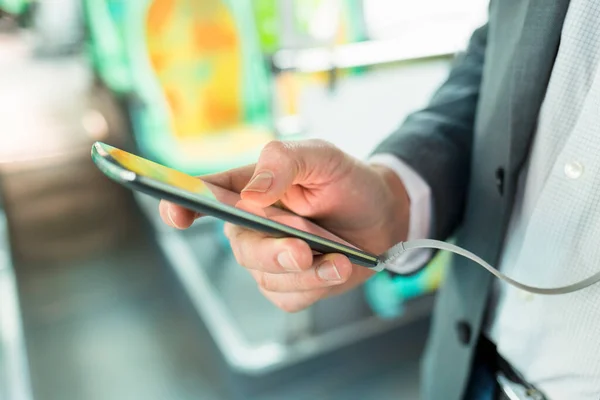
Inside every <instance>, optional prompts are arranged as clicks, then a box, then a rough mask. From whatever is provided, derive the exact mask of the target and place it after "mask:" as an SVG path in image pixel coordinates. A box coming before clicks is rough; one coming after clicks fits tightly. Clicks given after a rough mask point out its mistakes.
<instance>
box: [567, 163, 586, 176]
mask: <svg viewBox="0 0 600 400" xmlns="http://www.w3.org/2000/svg"><path fill="white" fill-rule="evenodd" d="M582 174H583V165H581V163H579V162H577V161H573V162H570V163H567V164H565V175H567V177H568V178H570V179H577V178H579V177H580V176H581V175H582Z"/></svg>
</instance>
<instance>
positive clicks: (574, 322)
mask: <svg viewBox="0 0 600 400" xmlns="http://www.w3.org/2000/svg"><path fill="white" fill-rule="evenodd" d="M599 61H600V3H598V2H590V1H585V0H572V1H571V3H570V6H569V10H568V13H567V16H566V19H565V23H564V26H563V31H562V38H561V44H560V48H559V52H558V54H557V59H556V63H555V65H554V69H553V72H552V76H551V78H550V82H549V85H548V90H547V92H546V97H545V99H544V102H543V104H542V107H541V110H540V115H539V121H538V127H537V132H536V134H535V137H534V141H533V145H532V149H531V153H530V155H529V159H528V160H527V164H526V165H525V167H524V168H523V171H522V172H521V176H520V178H519V182H518V188H517V195H516V198H515V205H514V209H513V213H512V215H511V220H510V223H509V229H508V231H507V238H506V241H505V247H504V249H503V253H502V257H501V262H500V265H499V266H498V267H499V270H501V271H502V272H504V273H506V274H507V275H509V276H511V277H512V278H515V279H517V280H519V281H521V282H523V283H526V284H529V285H535V286H546V287H547V286H562V285H566V284H570V283H574V282H575V281H577V280H581V279H583V278H585V277H588V276H590V275H591V274H593V273H595V272H597V271H598V270H599V269H600V70H599V69H598V65H599ZM393 158H394V156H391V155H383V156H378V157H374V158H373V159H371V162H372V163H377V164H382V165H386V166H388V167H389V168H391V169H393V170H394V171H396V173H397V174H398V176H399V177H400V178H401V179H402V181H403V183H404V184H405V186H406V188H407V191H408V193H409V196H410V198H411V213H410V235H413V236H411V237H410V238H421V237H426V236H427V235H428V233H429V230H428V228H429V221H431V218H432V217H433V216H432V210H433V209H432V207H431V201H432V200H431V192H430V190H429V189H428V188H427V184H426V182H424V181H423V180H422V179H421V178H420V177H419V176H418V174H416V173H415V172H414V171H412V170H410V168H409V167H408V166H406V165H405V164H403V163H401V162H398V160H394V159H393ZM432 162H433V160H432ZM424 259H426V258H425V256H418V257H416V258H415V257H414V256H413V257H412V258H411V259H407V260H406V263H405V264H404V266H400V267H398V270H397V271H398V272H406V271H409V270H414V269H416V268H419V267H420V266H422V265H424V263H421V264H419V262H422V261H423V260H424ZM473 268H480V267H479V266H477V265H475V264H473ZM484 333H485V334H487V336H488V337H490V339H491V340H492V341H493V342H495V343H496V345H497V347H498V351H499V353H500V354H502V355H503V356H504V357H505V358H506V359H507V360H508V361H509V362H510V363H511V364H512V365H513V366H514V367H515V368H516V369H517V370H519V371H520V372H521V373H522V374H523V375H524V376H525V378H526V379H527V380H528V381H529V382H531V383H532V384H534V385H535V386H537V387H538V388H539V389H541V390H542V391H543V392H545V393H546V395H548V397H549V398H550V399H559V400H563V399H565V400H566V399H569V400H570V399H573V400H587V399H589V400H592V399H593V400H598V399H599V398H600V286H598V285H596V286H592V287H590V288H588V289H585V290H583V291H580V292H576V293H573V294H568V295H562V296H540V295H531V294H528V293H525V292H522V291H520V290H519V289H516V288H513V287H512V286H507V285H506V284H504V283H501V282H500V281H496V283H495V287H494V291H493V294H492V298H491V300H490V303H489V309H488V315H487V321H486V323H485V325H484Z"/></svg>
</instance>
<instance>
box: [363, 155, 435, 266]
mask: <svg viewBox="0 0 600 400" xmlns="http://www.w3.org/2000/svg"><path fill="white" fill-rule="evenodd" d="M369 163H370V164H377V165H381V166H385V167H387V168H389V169H391V170H392V171H394V172H395V173H396V174H397V175H398V177H399V178H400V180H401V181H402V183H403V184H404V187H405V189H406V192H407V194H408V198H409V199H410V214H409V218H410V220H409V226H408V237H407V241H408V240H414V239H426V238H428V236H429V234H430V229H431V218H432V213H433V211H432V204H431V203H432V198H431V188H430V187H429V185H428V184H427V182H425V180H424V179H423V178H422V177H421V176H420V175H419V174H418V173H417V172H415V171H414V170H413V169H412V168H411V167H410V166H408V165H407V164H406V163H404V162H403V161H402V160H400V159H399V158H398V157H397V156H395V155H393V154H376V155H374V156H372V157H371V158H370V159H369ZM431 254H432V250H431V249H415V250H411V251H407V252H405V253H403V254H402V255H401V256H400V257H398V259H397V261H396V262H395V263H394V266H393V267H391V266H390V267H388V270H389V271H391V272H396V273H398V274H404V275H405V274H411V273H414V272H416V271H418V270H419V269H421V268H422V267H424V266H425V264H427V263H428V262H429V260H430V259H431Z"/></svg>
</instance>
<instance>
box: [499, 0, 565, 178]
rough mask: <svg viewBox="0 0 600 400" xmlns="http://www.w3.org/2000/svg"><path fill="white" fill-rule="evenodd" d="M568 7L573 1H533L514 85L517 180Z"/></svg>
mask: <svg viewBox="0 0 600 400" xmlns="http://www.w3.org/2000/svg"><path fill="white" fill-rule="evenodd" d="M568 6H569V0H551V1H548V0H529V6H528V8H527V11H526V12H527V14H526V16H525V20H524V24H523V28H522V31H521V37H520V40H519V45H518V47H517V49H516V54H515V58H514V61H513V71H512V74H511V76H512V79H511V82H510V89H511V102H510V104H511V108H510V115H509V118H510V130H511V136H510V140H511V142H510V150H511V151H510V172H511V175H512V176H513V177H514V176H516V174H517V173H518V171H519V170H520V169H521V167H522V165H523V162H524V160H525V158H526V155H527V153H528V150H529V146H530V143H531V138H532V135H533V133H534V131H535V129H536V125H537V118H538V113H539V110H540V107H541V104H542V101H543V99H544V95H545V93H546V88H547V85H548V81H549V79H550V74H551V73H552V69H553V66H554V60H555V58H556V54H557V52H558V46H559V44H560V37H561V31H562V25H563V22H564V19H565V15H566V13H567V8H568Z"/></svg>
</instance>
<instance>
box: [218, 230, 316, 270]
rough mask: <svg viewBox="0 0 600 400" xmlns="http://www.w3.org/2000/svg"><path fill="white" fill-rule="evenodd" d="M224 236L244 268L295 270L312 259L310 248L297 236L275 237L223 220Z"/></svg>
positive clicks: (302, 268) (310, 264) (302, 267)
mask: <svg viewBox="0 0 600 400" xmlns="http://www.w3.org/2000/svg"><path fill="white" fill-rule="evenodd" d="M225 236H227V238H228V239H229V241H230V242H231V248H232V250H233V254H234V255H235V258H236V260H237V262H238V263H240V264H241V265H242V266H244V267H246V268H248V269H253V270H259V271H263V272H268V273H273V274H283V273H289V272H294V273H296V272H300V271H304V270H307V269H309V268H310V267H311V266H312V263H313V254H312V250H311V249H310V247H309V246H308V244H306V242H304V241H302V240H300V239H294V238H283V239H275V238H271V237H267V236H266V235H264V234H262V233H260V232H255V231H251V230H248V229H244V228H240V227H239V226H235V225H232V224H229V223H227V224H225Z"/></svg>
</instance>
